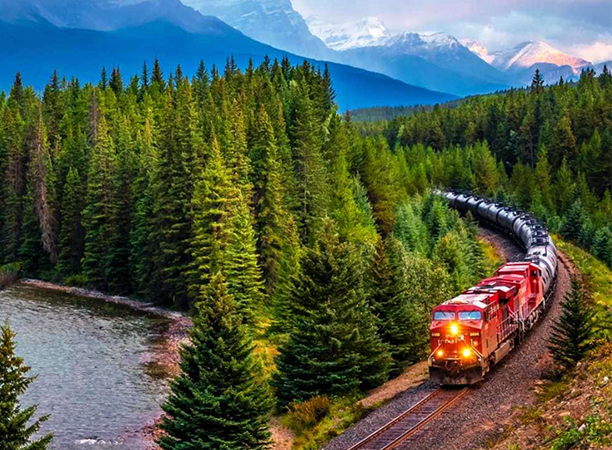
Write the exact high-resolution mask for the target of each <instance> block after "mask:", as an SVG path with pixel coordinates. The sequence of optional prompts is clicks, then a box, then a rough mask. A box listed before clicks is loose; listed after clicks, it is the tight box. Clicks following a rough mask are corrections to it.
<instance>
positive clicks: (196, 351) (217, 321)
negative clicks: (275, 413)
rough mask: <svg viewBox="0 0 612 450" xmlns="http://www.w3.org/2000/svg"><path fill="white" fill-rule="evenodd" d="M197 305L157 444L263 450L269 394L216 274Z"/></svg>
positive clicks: (171, 449) (168, 449) (174, 449)
mask: <svg viewBox="0 0 612 450" xmlns="http://www.w3.org/2000/svg"><path fill="white" fill-rule="evenodd" d="M198 299H199V300H200V302H199V303H197V314H196V316H195V317H194V323H193V327H192V328H191V330H190V332H189V336H190V341H191V343H190V344H189V345H186V346H184V347H182V349H181V362H180V369H181V373H180V375H179V376H178V377H177V378H175V379H174V380H173V381H172V382H171V383H170V389H171V392H170V395H169V397H168V399H167V400H166V402H165V403H164V405H163V409H164V411H165V412H166V414H167V416H165V417H164V419H163V421H162V423H161V425H160V428H161V430H163V431H164V432H165V434H164V435H163V436H162V437H161V438H160V439H159V441H158V443H159V445H160V446H161V448H162V449H164V450H243V449H244V450H247V449H248V450H250V449H253V450H256V449H262V450H263V449H265V448H266V447H268V444H269V438H270V434H269V433H268V431H267V420H268V417H269V415H270V412H271V406H272V402H271V396H270V391H269V389H268V387H267V385H266V383H265V382H264V381H263V379H262V373H261V367H260V366H259V364H258V362H257V361H256V359H255V356H254V352H253V344H252V342H251V341H250V340H249V337H248V336H249V334H248V333H247V332H246V329H245V327H244V325H242V319H241V317H240V315H239V314H237V312H236V309H235V307H234V301H233V298H232V296H231V295H229V294H228V293H227V287H226V285H225V280H224V278H223V276H222V275H221V274H219V273H217V274H215V275H214V276H213V277H212V279H211V282H210V284H209V285H208V286H206V288H205V289H204V290H203V292H202V293H201V294H200V296H199V297H198Z"/></svg>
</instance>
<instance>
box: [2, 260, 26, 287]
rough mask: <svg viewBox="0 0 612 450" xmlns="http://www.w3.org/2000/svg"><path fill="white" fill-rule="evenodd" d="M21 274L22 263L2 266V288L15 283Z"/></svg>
mask: <svg viewBox="0 0 612 450" xmlns="http://www.w3.org/2000/svg"><path fill="white" fill-rule="evenodd" d="M20 274H21V264H20V263H11V264H5V265H4V266H2V267H0V289H2V288H5V287H7V286H9V285H11V284H13V283H14V282H15V281H17V279H18V278H19V275H20Z"/></svg>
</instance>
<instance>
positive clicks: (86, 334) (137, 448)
mask: <svg viewBox="0 0 612 450" xmlns="http://www.w3.org/2000/svg"><path fill="white" fill-rule="evenodd" d="M7 317H8V318H9V320H10V325H11V328H12V329H13V331H15V332H16V333H17V354H18V355H19V356H21V357H23V358H24V360H25V363H26V364H27V365H28V366H30V367H31V368H32V371H31V374H34V375H37V376H38V378H37V379H36V381H34V383H32V384H31V386H30V388H29V390H28V392H27V393H26V394H25V395H24V396H23V397H22V399H21V400H22V404H23V405H26V406H29V405H31V404H32V403H36V404H38V405H39V409H38V412H39V413H40V414H50V415H51V417H50V419H49V421H48V422H45V423H44V425H43V431H45V432H53V433H54V435H55V438H54V440H53V445H52V448H53V449H58V450H76V449H83V448H94V449H95V448H113V449H118V450H145V449H149V448H150V447H151V444H150V442H149V443H148V442H146V439H145V438H144V437H143V433H142V429H143V427H145V426H146V425H150V424H151V423H152V422H153V420H154V419H155V418H156V417H158V416H159V414H160V407H159V404H160V403H161V402H162V401H163V398H164V395H165V393H166V377H167V373H166V372H163V371H161V373H160V370H159V368H158V367H155V363H153V362H152V360H153V358H152V355H154V354H155V352H156V351H157V350H156V349H158V348H159V347H160V346H163V340H164V333H165V331H166V330H167V329H168V326H169V320H168V319H163V318H157V317H154V316H150V315H146V314H144V313H140V312H136V311H134V310H132V309H129V308H127V307H123V306H120V305H114V304H108V303H105V302H104V301H102V300H96V299H91V298H83V297H77V296H73V295H69V294H65V293H58V292H55V291H50V290H44V289H39V288H36V287H32V286H25V285H17V286H14V287H11V288H9V289H6V290H4V291H1V292H0V321H2V322H4V321H5V320H6V318H7Z"/></svg>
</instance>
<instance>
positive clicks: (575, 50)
mask: <svg viewBox="0 0 612 450" xmlns="http://www.w3.org/2000/svg"><path fill="white" fill-rule="evenodd" d="M568 51H569V52H570V53H571V54H572V55H576V56H579V57H580V58H583V59H586V60H587V61H591V62H593V63H595V64H597V63H600V62H606V61H612V42H610V41H609V42H600V41H597V42H594V43H593V44H591V45H574V46H572V47H570V48H569V49H568Z"/></svg>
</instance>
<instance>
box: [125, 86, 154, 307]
mask: <svg viewBox="0 0 612 450" xmlns="http://www.w3.org/2000/svg"><path fill="white" fill-rule="evenodd" d="M147 100H150V98H148V99H147ZM145 114H146V116H145V121H144V128H143V130H142V133H141V134H140V135H139V136H138V138H137V146H138V148H139V154H138V160H137V166H138V168H137V175H136V179H135V180H134V224H133V228H132V231H131V237H130V241H131V246H132V251H131V267H132V273H133V275H132V279H133V281H134V289H135V291H136V292H137V293H138V294H141V295H143V296H146V297H148V298H155V294H154V292H155V291H156V290H157V289H158V287H159V285H160V283H161V280H156V279H155V278H154V273H155V263H154V258H155V255H157V254H159V248H158V245H157V242H156V241H155V239H154V238H153V237H154V227H155V219H154V217H153V213H154V207H155V203H154V202H155V197H154V194H155V193H154V190H153V187H154V184H153V183H154V180H155V171H156V170H157V167H158V164H159V160H158V156H157V148H156V146H155V137H154V134H155V132H154V124H153V114H152V111H151V108H150V107H148V108H146V112H145Z"/></svg>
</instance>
